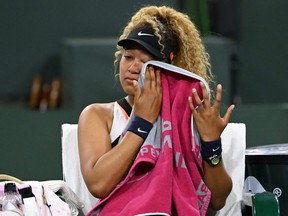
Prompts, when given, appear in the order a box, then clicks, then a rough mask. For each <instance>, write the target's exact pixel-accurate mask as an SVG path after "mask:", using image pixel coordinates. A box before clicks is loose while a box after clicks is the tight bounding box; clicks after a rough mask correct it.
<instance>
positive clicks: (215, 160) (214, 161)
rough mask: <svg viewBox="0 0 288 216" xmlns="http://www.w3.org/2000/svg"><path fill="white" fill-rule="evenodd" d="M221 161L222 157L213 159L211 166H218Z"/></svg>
mask: <svg viewBox="0 0 288 216" xmlns="http://www.w3.org/2000/svg"><path fill="white" fill-rule="evenodd" d="M220 160H221V157H219V156H218V157H213V158H212V160H211V164H212V165H214V166H216V165H217V164H219V162H220Z"/></svg>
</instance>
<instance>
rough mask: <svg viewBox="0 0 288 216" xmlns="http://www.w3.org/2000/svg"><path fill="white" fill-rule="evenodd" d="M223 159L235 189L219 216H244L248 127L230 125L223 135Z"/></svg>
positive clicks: (235, 124)
mask: <svg viewBox="0 0 288 216" xmlns="http://www.w3.org/2000/svg"><path fill="white" fill-rule="evenodd" d="M221 139H222V149H223V150H222V158H223V161H224V164H225V168H226V170H227V172H228V173H229V175H230V176H231V178H232V181H233V188H232V191H231V193H230V194H229V196H228V198H227V201H226V205H225V206H224V207H223V208H222V209H221V210H220V211H219V212H218V213H217V214H216V215H217V216H220V215H221V216H238V215H239V216H242V213H241V203H242V200H243V187H244V179H245V149H246V125H245V124H244V123H229V124H228V125H227V127H226V128H225V130H224V131H223V133H222V135H221Z"/></svg>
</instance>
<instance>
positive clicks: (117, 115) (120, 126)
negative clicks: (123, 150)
mask: <svg viewBox="0 0 288 216" xmlns="http://www.w3.org/2000/svg"><path fill="white" fill-rule="evenodd" d="M128 119H129V116H128V115H127V113H126V112H125V110H124V109H123V108H122V107H121V106H120V105H119V104H118V103H117V101H115V102H114V118H113V122H112V127H111V131H110V139H111V143H113V142H114V141H115V140H116V139H117V138H118V137H119V136H120V135H121V133H122V132H123V130H124V129H125V127H126V125H127V122H128Z"/></svg>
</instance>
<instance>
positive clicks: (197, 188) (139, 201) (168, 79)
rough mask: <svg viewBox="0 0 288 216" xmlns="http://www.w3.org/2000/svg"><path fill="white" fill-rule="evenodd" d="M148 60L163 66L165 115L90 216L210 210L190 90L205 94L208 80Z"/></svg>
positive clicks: (184, 213)
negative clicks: (203, 85)
mask: <svg viewBox="0 0 288 216" xmlns="http://www.w3.org/2000/svg"><path fill="white" fill-rule="evenodd" d="M148 64H153V65H156V66H158V67H162V68H163V71H162V72H161V79H162V89H163V102H162V111H161V116H159V117H158V119H157V121H156V122H155V123H154V126H153V128H152V130H151V131H150V133H149V135H148V137H147V139H146V140H145V142H144V143H143V145H142V147H141V149H140V151H139V154H138V156H137V158H136V159H135V161H134V163H133V165H132V167H131V169H130V171H129V173H128V175H127V177H126V178H125V179H124V180H123V181H122V182H121V183H120V184H119V185H118V186H117V187H116V188H115V189H114V191H112V192H111V193H110V194H109V196H108V197H106V198H105V199H103V200H101V201H99V202H98V203H96V205H95V207H94V208H93V209H92V210H91V211H90V212H89V213H88V215H91V216H93V215H109V216H110V215H125V216H130V215H173V216H174V215H175V216H177V215H180V216H182V215H193V216H197V215H201V216H204V215H205V214H206V211H207V208H208V205H209V201H210V191H209V189H208V188H207V186H206V185H205V183H204V182H203V180H202V175H203V170H202V158H201V154H200V145H199V143H200V142H199V137H198V136H197V130H196V128H195V127H194V124H193V122H192V119H193V118H192V116H191V110H190V108H189V105H188V96H189V95H191V90H192V88H196V89H197V91H198V92H201V88H200V85H199V80H201V81H203V82H204V83H205V81H204V80H203V79H201V78H200V77H198V76H196V75H195V74H192V73H190V72H187V71H184V70H183V69H180V68H177V67H175V66H172V65H169V64H165V63H160V62H154V61H153V62H149V63H146V65H145V67H146V66H147V65H148ZM145 67H143V70H142V71H145ZM174 72H175V73H174ZM183 72H184V73H183ZM140 81H141V80H140ZM140 84H141V82H140ZM132 115H133V114H132Z"/></svg>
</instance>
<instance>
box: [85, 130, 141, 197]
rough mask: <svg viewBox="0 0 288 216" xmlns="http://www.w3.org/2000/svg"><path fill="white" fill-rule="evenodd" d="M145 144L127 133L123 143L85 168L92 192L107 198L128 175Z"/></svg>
mask: <svg viewBox="0 0 288 216" xmlns="http://www.w3.org/2000/svg"><path fill="white" fill-rule="evenodd" d="M142 143H143V139H142V138H141V137H139V136H138V135H136V134H134V133H131V132H127V134H126V135H125V137H124V138H123V139H122V140H121V142H120V143H119V144H118V145H117V146H115V147H114V148H113V149H111V150H109V151H107V152H106V153H105V154H103V155H102V156H101V157H100V158H99V159H98V160H97V161H96V162H95V161H94V162H93V161H91V163H90V166H88V167H87V166H86V169H85V168H83V173H85V177H86V178H85V180H86V184H87V186H88V188H89V190H90V192H91V193H92V194H93V195H94V196H95V197H98V198H104V197H106V196H107V195H108V194H109V193H110V192H111V191H112V190H113V189H114V188H115V187H116V186H117V185H118V184H119V183H120V182H121V180H123V179H124V177H125V176H126V175H127V173H128V171H129V169H130V167H131V166H132V164H133V162H134V160H135V157H136V156H137V154H138V152H139V149H140V147H141V145H142Z"/></svg>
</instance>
